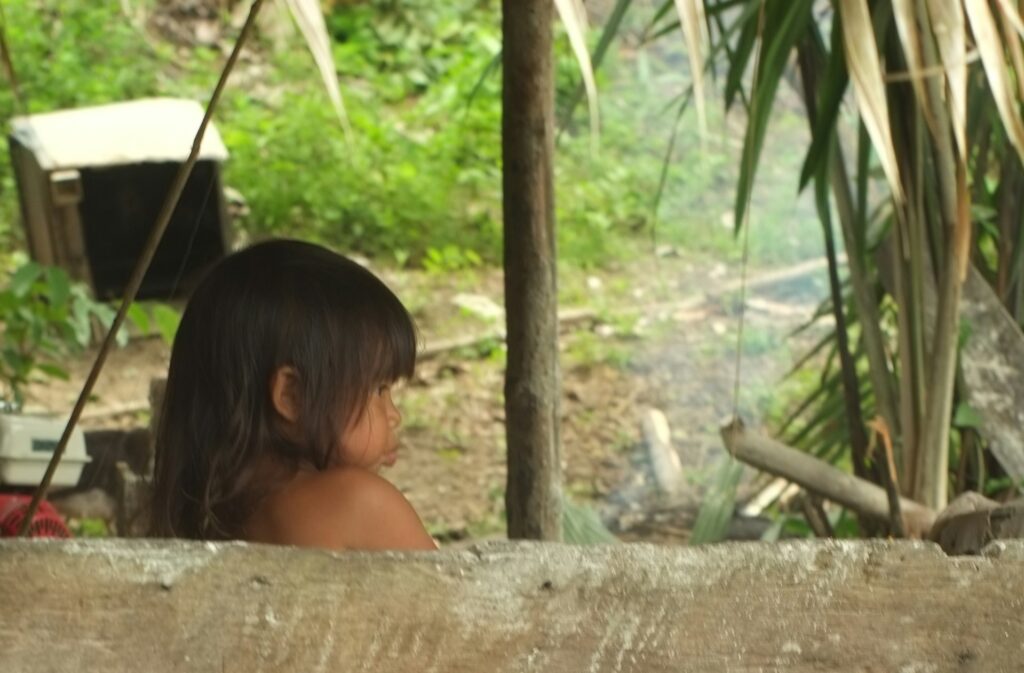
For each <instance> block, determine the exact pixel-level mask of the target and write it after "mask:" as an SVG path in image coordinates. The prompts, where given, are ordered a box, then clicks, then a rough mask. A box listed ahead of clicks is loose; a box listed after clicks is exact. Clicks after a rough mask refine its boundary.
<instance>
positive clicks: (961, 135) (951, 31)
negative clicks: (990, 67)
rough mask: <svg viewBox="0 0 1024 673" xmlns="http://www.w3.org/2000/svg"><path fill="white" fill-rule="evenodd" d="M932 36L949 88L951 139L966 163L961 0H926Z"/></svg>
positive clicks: (963, 39) (965, 47)
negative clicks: (953, 139) (952, 138)
mask: <svg viewBox="0 0 1024 673" xmlns="http://www.w3.org/2000/svg"><path fill="white" fill-rule="evenodd" d="M928 13H929V14H930V15H931V22H932V32H933V34H934V35H935V41H936V42H937V43H938V46H939V56H940V57H941V58H942V64H943V66H944V68H945V71H946V81H947V83H948V85H949V109H950V117H951V118H952V123H953V137H954V138H956V145H957V151H958V153H959V155H960V160H961V161H966V160H967V39H966V27H965V25H964V9H963V6H962V5H961V4H960V0H928Z"/></svg>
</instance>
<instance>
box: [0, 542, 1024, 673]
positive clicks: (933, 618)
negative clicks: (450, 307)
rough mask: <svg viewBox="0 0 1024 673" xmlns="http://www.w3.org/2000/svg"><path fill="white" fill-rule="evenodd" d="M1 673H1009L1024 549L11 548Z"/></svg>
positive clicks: (0, 557) (1023, 638)
mask: <svg viewBox="0 0 1024 673" xmlns="http://www.w3.org/2000/svg"><path fill="white" fill-rule="evenodd" d="M0 595H2V597H3V606H4V609H3V610H0V670H3V671H19V672H22V673H42V672H44V671H45V672H47V673H54V672H55V673H62V672H64V671H67V672H68V673H72V672H73V673H81V672H83V671H84V672H88V671H102V672H103V673H121V672H124V673H128V672H131V673H135V672H136V671H140V670H144V671H147V672H151V673H164V672H171V671H190V672H191V671H197V672H199V673H206V672H209V673H225V672H228V673H230V672H234V671H245V672H247V673H249V672H252V673H259V672H268V673H269V672H270V671H274V672H275V673H276V672H289V671H296V672H302V673H315V672H318V671H353V672H355V671H377V672H381V673H390V672H392V671H393V672H396V673H397V672H402V673H407V672H409V671H422V672H423V673H430V672H434V673H442V672H443V673H480V672H482V671H487V672H488V673H490V672H495V673H512V672H516V673H518V672H526V671H552V672H562V671H573V672H575V671H580V672H586V673H633V672H640V671H652V672H660V671H665V672H669V671H671V672H672V673H687V672H690V671H694V672H695V671H724V672H742V673H747V672H749V673H754V672H755V671H787V672H791V673H804V672H810V671H858V672H866V671H893V672H897V671H908V672H909V671H930V672H935V673H942V672H945V671H963V672H969V671H977V672H981V671H1010V670H1019V667H1020V662H1021V656H1022V645H1021V643H1022V642H1024V619H1022V617H1021V615H1022V614H1024V545H1022V544H1020V543H1007V542H1000V543H996V544H995V545H993V546H990V547H989V548H988V550H987V553H986V554H985V555H983V556H979V557H957V558H951V557H947V556H945V555H943V554H942V553H941V551H940V550H939V549H938V547H936V546H935V545H933V544H931V543H923V542H898V543H893V542H877V541H876V542H835V541H828V542H824V541H822V542H801V543H795V544H785V545H766V544H742V543H737V544H725V545H713V546H708V547H701V548H669V547H655V546H649V545H617V546H610V547H587V548H580V547H570V546H565V545H558V544H538V543H519V544H508V543H506V544H503V545H497V546H489V547H484V548H475V549H473V550H470V551H462V552H427V553H409V554H389V553H376V554H369V553H343V554H332V553H326V552H319V551H308V550H293V549H287V548H282V547H265V546H249V545H244V544H241V543H228V544H213V543H188V542H178V541H137V540H136V541H124V540H106V541H93V542H87V541H80V540H73V541H66V542H57V543H54V542H50V543H40V542H33V541H25V540H8V541H0Z"/></svg>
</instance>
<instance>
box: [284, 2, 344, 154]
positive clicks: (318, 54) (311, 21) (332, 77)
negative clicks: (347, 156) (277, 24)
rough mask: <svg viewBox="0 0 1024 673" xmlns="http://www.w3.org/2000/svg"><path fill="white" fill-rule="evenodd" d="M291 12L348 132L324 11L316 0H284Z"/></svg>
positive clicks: (332, 103) (335, 109) (342, 124)
mask: <svg viewBox="0 0 1024 673" xmlns="http://www.w3.org/2000/svg"><path fill="white" fill-rule="evenodd" d="M283 2H284V4H285V5H286V6H287V7H288V11H289V12H291V15H292V18H293V19H294V20H295V25H297V26H298V27H299V32H301V33H302V37H303V38H304V39H305V40H306V46H308V47H309V51H310V53H311V54H312V55H313V61H314V63H316V67H317V69H318V70H319V71H320V77H321V79H323V82H324V86H325V87H326V88H327V97H328V98H330V99H331V105H332V106H334V112H335V113H336V114H337V115H338V121H340V122H341V127H342V128H343V129H344V130H345V134H346V135H351V133H352V129H351V127H350V125H349V122H348V114H346V112H345V102H344V101H343V100H342V98H341V89H340V88H339V87H338V74H337V71H336V70H335V68H334V54H333V52H332V51H331V38H330V37H329V36H328V34H327V25H326V24H325V23H324V15H323V11H322V10H321V9H320V2H319V0H283Z"/></svg>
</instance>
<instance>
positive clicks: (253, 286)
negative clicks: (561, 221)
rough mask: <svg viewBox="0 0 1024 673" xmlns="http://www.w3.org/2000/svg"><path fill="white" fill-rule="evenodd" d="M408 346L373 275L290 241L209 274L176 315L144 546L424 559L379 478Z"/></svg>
mask: <svg viewBox="0 0 1024 673" xmlns="http://www.w3.org/2000/svg"><path fill="white" fill-rule="evenodd" d="M415 362H416V335H415V328H414V327H413V323H412V319H411V318H410V316H409V314H408V312H407V311H406V310H405V307H403V306H402V304H401V302H399V300H398V298H397V297H395V295H394V294H393V293H392V292H391V291H390V290H389V289H388V288H387V287H386V286H385V285H384V284H383V283H382V282H381V281H380V280H379V279H378V278H377V277H376V276H374V275H373V274H372V273H370V272H369V271H367V270H366V269H364V268H363V267H361V266H359V265H358V264H356V263H355V262H352V261H351V260H348V259H346V258H344V257H342V256H340V255H337V254H335V253H333V252H330V251H328V250H325V249H324V248H321V247H318V246H315V245H311V244H308V243H301V242H297V241H271V242H267V243H260V244H257V245H254V246H252V247H250V248H248V249H246V250H243V251H242V252H238V253H235V254H233V255H231V256H229V257H227V258H226V259H224V260H223V261H222V262H220V263H219V264H218V265H217V266H216V267H214V268H213V270H212V271H211V272H210V273H209V275H208V276H207V277H206V278H205V279H204V280H203V281H202V283H200V285H199V286H198V288H197V289H196V291H195V293H194V294H193V296H192V297H191V299H190V300H189V302H188V306H187V307H186V309H185V313H184V315H183V316H182V318H181V325H180V326H179V327H178V334H177V336H176V337H175V340H174V348H173V350H172V353H171V364H170V371H169V372H168V377H167V388H166V393H165V397H164V403H163V408H162V411H161V414H160V423H159V427H158V428H157V436H156V465H155V470H154V482H153V499H152V524H151V526H152V533H153V534H154V535H156V536H159V537H184V538H191V539H199V540H221V539H243V540H249V541H252V542H267V543H274V544H288V545H299V546H305V547H320V548H329V549H434V548H436V546H435V544H434V542H433V540H432V539H431V537H430V536H429V535H428V534H427V532H426V530H424V528H423V524H422V523H421V522H420V519H419V517H418V516H417V515H416V512H415V511H414V510H413V508H412V506H411V505H410V504H409V502H408V501H407V500H406V499H405V498H404V497H403V496H402V494H401V493H400V492H399V491H398V489H396V488H395V487H394V486H392V485H391V484H390V483H389V482H388V481H386V480H385V479H383V478H382V477H380V476H378V474H377V472H378V471H379V470H380V469H381V468H382V467H385V466H390V465H393V464H394V463H395V461H396V460H397V458H398V453H397V450H398V444H397V439H396V436H395V432H396V430H397V428H398V425H399V423H400V422H401V416H400V415H399V413H398V410H397V409H396V408H395V405H394V403H393V402H392V399H391V386H392V384H394V383H395V382H397V381H399V380H400V379H408V378H409V377H411V376H412V373H413V367H414V365H415Z"/></svg>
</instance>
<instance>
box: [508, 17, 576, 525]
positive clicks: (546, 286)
mask: <svg viewBox="0 0 1024 673" xmlns="http://www.w3.org/2000/svg"><path fill="white" fill-rule="evenodd" d="M553 6H554V5H553V3H552V2H551V0H502V31H503V35H504V38H503V40H504V47H503V50H502V64H503V91H502V105H503V110H504V112H503V115H502V129H501V130H502V156H503V160H504V171H503V173H504V176H503V188H504V194H503V200H504V216H505V229H504V231H505V235H504V236H505V307H506V320H507V331H508V368H507V370H506V372H505V419H506V420H505V423H506V431H505V436H506V440H507V445H508V482H507V485H506V490H505V507H506V510H507V512H508V535H509V537H510V538H527V539H539V540H559V539H561V534H562V521H561V519H562V515H561V510H562V505H561V503H562V501H561V465H560V457H559V453H560V451H559V440H558V395H559V374H558V315H557V309H558V300H557V287H556V267H555V260H556V254H555V210H554V187H553V167H552V156H553V154H554V142H553V139H554V122H553V117H554V78H553V76H552V60H553V57H552V21H553V11H554V10H553Z"/></svg>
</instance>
